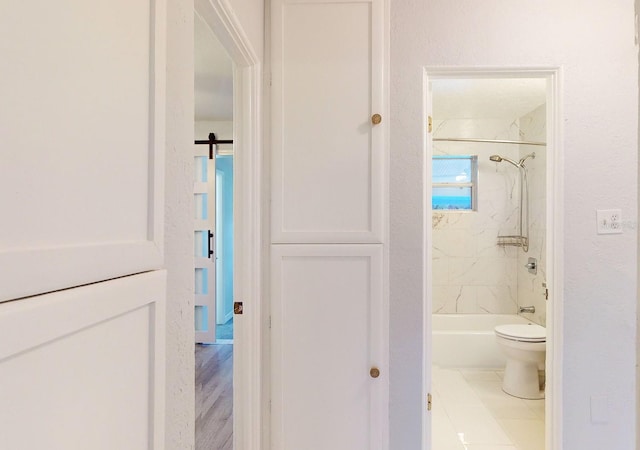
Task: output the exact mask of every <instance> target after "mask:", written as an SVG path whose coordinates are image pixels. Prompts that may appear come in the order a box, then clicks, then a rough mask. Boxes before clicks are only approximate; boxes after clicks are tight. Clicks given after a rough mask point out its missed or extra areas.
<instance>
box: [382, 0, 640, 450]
mask: <svg viewBox="0 0 640 450" xmlns="http://www.w3.org/2000/svg"><path fill="white" fill-rule="evenodd" d="M391 20H392V22H391V64H392V71H391V74H392V78H391V112H392V117H391V120H392V124H393V125H392V130H391V161H392V165H391V285H390V289H391V398H392V402H391V412H390V414H391V416H390V417H391V448H394V449H395V448H398V449H399V448H401V449H403V450H417V449H419V448H420V435H421V430H420V414H421V410H422V407H423V402H422V399H421V391H420V385H421V382H422V378H421V376H422V373H421V370H420V369H421V368H420V367H419V365H418V364H417V363H416V361H420V358H421V356H422V347H423V344H422V342H421V341H422V333H423V330H422V318H421V315H422V294H423V292H422V282H423V279H422V273H423V272H424V270H423V264H422V256H421V245H422V221H423V207H422V195H421V193H422V187H423V180H422V178H421V171H422V165H423V148H422V142H423V137H422V131H423V128H424V127H423V124H422V99H421V96H420V95H419V93H421V92H422V91H423V87H422V70H423V67H424V66H465V67H472V66H482V67H504V66H508V67H523V66H524V67H531V66H545V67H550V66H560V67H562V71H563V72H562V73H563V76H562V78H563V80H562V87H561V91H562V98H561V102H562V125H563V147H564V156H565V161H564V170H563V174H564V177H563V179H564V186H565V187H564V190H565V195H564V199H563V200H564V205H565V207H564V212H563V213H562V219H563V221H564V229H565V231H564V235H563V236H562V237H561V238H562V239H563V241H564V243H563V245H562V247H561V248H560V249H559V250H560V251H561V252H563V253H564V259H565V264H564V267H563V268H562V269H563V271H564V281H565V284H564V288H565V289H564V292H558V293H552V295H555V299H556V300H559V301H562V303H563V309H564V318H563V327H564V341H563V348H562V351H563V358H564V365H563V373H562V376H563V379H564V381H565V382H564V389H563V392H562V393H560V395H562V399H563V406H564V408H563V411H562V422H563V429H564V438H563V439H564V446H563V449H564V450H577V449H581V450H589V449H593V450H600V449H602V448H616V449H632V448H634V445H635V444H634V442H635V425H636V420H635V415H636V413H635V403H634V401H632V400H631V399H635V361H636V351H635V332H636V283H637V270H636V268H637V255H636V245H637V241H636V233H635V231H634V230H630V229H626V230H625V233H624V234H622V235H613V236H598V235H596V234H595V209H596V208H610V207H614V208H621V209H622V213H623V218H626V219H628V220H630V221H634V222H635V220H636V217H637V209H636V206H637V178H638V175H637V150H638V141H637V128H638V99H637V91H638V70H637V65H638V64H637V63H638V59H637V49H636V47H635V45H634V4H633V1H632V0H618V1H614V2H612V1H609V0H590V1H583V2H578V1H569V0H567V1H562V2H558V1H550V0H546V1H534V0H523V1H520V2H511V1H507V0H490V1H487V2H483V3H482V4H480V3H478V2H476V1H474V0H460V1H458V2H455V3H452V2H450V1H447V0H431V1H428V2H414V1H411V0H392V4H391ZM591 396H606V397H607V399H608V404H609V409H608V410H609V417H608V423H604V424H594V423H592V422H591V419H590V398H591Z"/></svg>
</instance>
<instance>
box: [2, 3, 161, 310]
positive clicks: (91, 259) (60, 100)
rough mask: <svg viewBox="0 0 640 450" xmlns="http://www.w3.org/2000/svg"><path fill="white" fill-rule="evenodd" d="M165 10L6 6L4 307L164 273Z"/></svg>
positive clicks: (126, 5) (110, 6) (147, 5)
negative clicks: (13, 302) (42, 295)
mask: <svg viewBox="0 0 640 450" xmlns="http://www.w3.org/2000/svg"><path fill="white" fill-rule="evenodd" d="M164 2H165V0H149V1H135V2H131V1H129V0H93V1H91V2H83V1H75V0H60V1H55V2H51V1H47V0H35V1H29V2H21V1H3V2H0V61H2V63H1V64H2V70H0V99H2V101H1V102H0V136H2V138H1V144H0V211H1V212H0V214H1V216H2V220H0V301H4V300H9V299H14V298H20V297H26V296H30V295H35V294H39V293H43V292H49V291H53V290H57V289H63V288H68V287H71V286H77V285H81V284H87V283H92V282H96V281H100V280H105V279H111V278H115V277H119V276H123V275H127V274H131V273H138V272H144V271H148V270H153V269H157V268H160V267H161V266H162V239H163V238H162V229H163V226H162V217H163V215H164V210H163V198H162V196H163V184H162V176H163V173H164V168H163V158H162V154H163V146H164V125H163V124H164V121H165V112H164V106H163V105H164V89H165V88H164V76H165V62H164V59H165V44H164V42H165V26H166V18H165V6H164Z"/></svg>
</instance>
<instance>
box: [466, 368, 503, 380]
mask: <svg viewBox="0 0 640 450" xmlns="http://www.w3.org/2000/svg"><path fill="white" fill-rule="evenodd" d="M460 373H461V374H462V376H463V377H464V379H465V380H467V381H468V382H471V381H500V380H501V378H500V377H499V376H498V374H497V373H496V372H495V371H493V370H477V369H460Z"/></svg>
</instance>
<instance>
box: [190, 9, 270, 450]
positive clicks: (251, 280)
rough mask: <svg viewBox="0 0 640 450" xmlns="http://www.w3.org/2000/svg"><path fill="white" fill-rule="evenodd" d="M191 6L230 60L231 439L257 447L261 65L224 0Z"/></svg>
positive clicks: (241, 446) (247, 449) (246, 449)
mask: <svg viewBox="0 0 640 450" xmlns="http://www.w3.org/2000/svg"><path fill="white" fill-rule="evenodd" d="M194 11H195V13H196V14H198V15H199V16H200V18H202V20H203V21H204V22H205V23H206V24H207V26H208V27H209V28H210V29H211V31H212V32H213V33H214V34H215V36H216V37H217V38H218V40H219V41H220V43H221V44H222V46H223V47H224V48H225V50H226V51H227V53H228V54H229V57H230V58H231V60H232V61H233V65H234V74H233V99H234V102H233V105H234V111H233V141H234V193H233V199H234V206H233V214H234V238H235V239H234V266H233V272H234V274H233V278H234V288H233V291H234V292H233V298H234V300H235V301H242V302H243V307H244V311H243V314H242V315H241V316H236V319H235V320H234V324H233V326H234V364H233V385H234V389H233V441H234V449H235V450H257V449H260V448H261V441H262V431H263V430H262V428H263V425H262V422H263V403H264V402H263V389H262V381H261V380H262V372H263V368H262V359H263V355H262V334H261V333H262V325H261V324H262V304H261V298H262V276H261V275H262V265H263V262H262V259H263V254H262V246H261V242H262V240H261V229H262V203H261V200H262V183H263V181H262V178H263V174H262V123H261V117H262V64H261V62H260V58H259V57H258V56H257V54H256V52H255V51H254V49H253V48H252V46H251V44H250V41H249V39H248V37H247V36H246V34H245V32H244V31H243V29H242V27H241V25H240V22H239V20H238V19H237V17H236V15H235V14H234V12H233V10H232V8H231V6H230V5H229V3H228V2H227V1H225V0H194Z"/></svg>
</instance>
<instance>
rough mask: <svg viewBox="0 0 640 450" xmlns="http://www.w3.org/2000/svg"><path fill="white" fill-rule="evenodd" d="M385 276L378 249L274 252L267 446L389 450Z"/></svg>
mask: <svg viewBox="0 0 640 450" xmlns="http://www.w3.org/2000/svg"><path fill="white" fill-rule="evenodd" d="M382 273H383V268H382V248H381V246H380V245H345V244H341V245H276V246H273V251H272V280H271V283H272V284H271V285H272V305H271V308H272V325H271V327H272V328H271V332H272V365H271V370H272V396H271V401H272V404H271V414H272V416H271V421H272V427H273V428H272V445H271V448H273V449H278V450H300V449H305V450H334V449H358V450H382V449H384V448H385V437H386V429H387V419H386V417H387V415H388V414H387V408H386V405H387V396H388V394H387V392H388V379H389V378H388V375H389V374H388V369H387V367H388V364H387V360H386V350H385V349H386V347H385V342H386V336H387V330H386V322H385V319H384V318H385V317H386V313H385V308H386V307H385V301H384V296H383V295H382V292H383V286H382V284H383V280H382ZM372 369H377V370H379V376H378V377H377V378H376V377H373V376H372V374H371V371H372ZM373 375H374V376H375V373H373Z"/></svg>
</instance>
